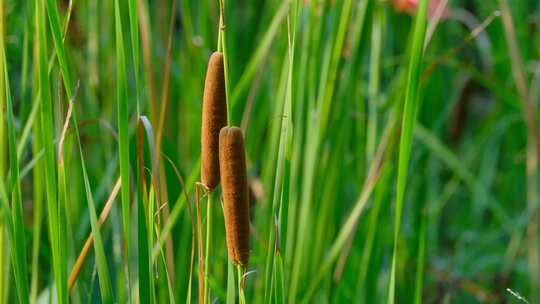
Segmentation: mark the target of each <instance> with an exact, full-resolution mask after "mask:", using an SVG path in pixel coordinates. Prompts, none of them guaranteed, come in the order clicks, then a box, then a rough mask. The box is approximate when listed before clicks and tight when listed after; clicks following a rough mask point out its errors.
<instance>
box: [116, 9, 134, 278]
mask: <svg viewBox="0 0 540 304" xmlns="http://www.w3.org/2000/svg"><path fill="white" fill-rule="evenodd" d="M114 7H115V9H114V11H115V14H114V15H115V23H114V24H115V40H116V99H117V106H118V109H117V111H118V137H119V150H118V151H119V158H120V179H121V183H122V186H121V187H122V188H121V191H122V192H121V200H122V223H123V228H124V242H125V248H126V263H127V264H128V269H129V257H130V256H131V254H130V252H131V246H130V239H131V232H130V227H131V226H130V211H129V205H130V201H129V189H130V181H129V180H130V176H129V129H128V119H129V113H128V111H129V109H128V100H127V80H126V58H125V52H124V35H123V33H122V17H121V11H120V3H119V1H118V0H116V1H115V2H114Z"/></svg>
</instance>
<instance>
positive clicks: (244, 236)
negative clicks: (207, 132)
mask: <svg viewBox="0 0 540 304" xmlns="http://www.w3.org/2000/svg"><path fill="white" fill-rule="evenodd" d="M219 164H220V169H221V186H222V188H223V206H224V213H225V230H226V231H225V233H226V235H227V249H228V253H229V258H230V259H231V260H232V261H233V263H235V264H239V265H242V266H246V265H247V263H248V260H249V193H248V183H247V175H246V156H245V151H244V138H243V136H242V131H241V130H240V129H239V128H238V127H225V128H223V129H221V132H220V133H219Z"/></svg>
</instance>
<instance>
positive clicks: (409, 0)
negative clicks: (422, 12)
mask: <svg viewBox="0 0 540 304" xmlns="http://www.w3.org/2000/svg"><path fill="white" fill-rule="evenodd" d="M428 1H429V8H428V15H429V17H430V18H431V17H433V15H435V11H436V10H437V8H438V7H439V5H440V4H441V3H442V2H443V0H428ZM394 8H395V9H396V10H397V11H398V12H407V13H409V14H414V13H416V9H417V8H418V0H394ZM448 15H449V10H448V6H447V5H445V8H444V11H443V14H442V17H448Z"/></svg>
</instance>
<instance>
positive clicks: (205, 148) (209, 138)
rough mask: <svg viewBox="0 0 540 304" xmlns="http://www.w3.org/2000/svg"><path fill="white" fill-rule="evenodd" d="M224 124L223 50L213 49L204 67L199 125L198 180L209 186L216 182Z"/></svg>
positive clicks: (217, 179)
mask: <svg viewBox="0 0 540 304" xmlns="http://www.w3.org/2000/svg"><path fill="white" fill-rule="evenodd" d="M226 125H227V102H226V95H225V76H224V70H223V54H222V53H219V52H215V53H213V54H212V56H210V60H209V61H208V70H207V71H206V80H205V83H204V97H203V107H202V128H201V154H202V156H201V181H202V183H203V184H204V185H206V187H208V188H209V189H214V188H215V187H216V186H217V185H218V183H219V131H220V130H221V128H223V127H224V126H226Z"/></svg>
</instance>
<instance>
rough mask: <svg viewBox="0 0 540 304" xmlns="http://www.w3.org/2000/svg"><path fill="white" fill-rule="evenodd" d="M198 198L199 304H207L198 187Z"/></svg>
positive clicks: (197, 192)
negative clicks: (204, 287)
mask: <svg viewBox="0 0 540 304" xmlns="http://www.w3.org/2000/svg"><path fill="white" fill-rule="evenodd" d="M195 192H196V196H197V199H196V200H197V201H196V204H197V244H198V246H197V252H198V257H199V271H198V279H199V281H198V282H199V286H198V289H199V303H202V304H204V303H206V302H205V300H206V299H205V294H204V289H203V286H204V262H203V243H202V224H201V204H200V202H201V197H200V191H199V189H198V187H196V189H195Z"/></svg>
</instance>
